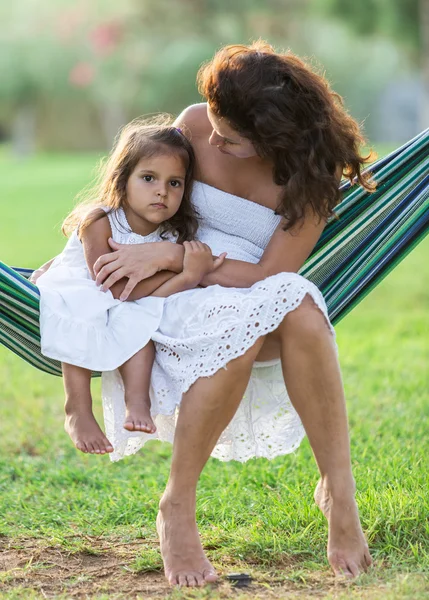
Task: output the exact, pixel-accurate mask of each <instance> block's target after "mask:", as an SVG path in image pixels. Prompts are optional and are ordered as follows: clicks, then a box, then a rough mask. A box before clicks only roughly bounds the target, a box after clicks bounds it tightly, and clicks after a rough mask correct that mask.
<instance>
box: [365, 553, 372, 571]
mask: <svg viewBox="0 0 429 600" xmlns="http://www.w3.org/2000/svg"><path fill="white" fill-rule="evenodd" d="M365 563H366V566H367V567H370V566H371V565H372V558H371V554H370V553H369V550H367V551H366V552H365Z"/></svg>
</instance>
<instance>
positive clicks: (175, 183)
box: [170, 179, 180, 188]
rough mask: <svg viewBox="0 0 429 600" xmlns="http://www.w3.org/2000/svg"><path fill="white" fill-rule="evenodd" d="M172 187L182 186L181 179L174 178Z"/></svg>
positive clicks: (171, 182)
mask: <svg viewBox="0 0 429 600" xmlns="http://www.w3.org/2000/svg"><path fill="white" fill-rule="evenodd" d="M170 184H171V187H174V188H178V187H180V181H177V179H173V181H170Z"/></svg>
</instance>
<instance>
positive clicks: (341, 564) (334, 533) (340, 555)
mask: <svg viewBox="0 0 429 600" xmlns="http://www.w3.org/2000/svg"><path fill="white" fill-rule="evenodd" d="M314 499H315V501H316V504H317V505H318V507H319V508H320V510H321V511H322V513H323V514H324V515H325V517H326V519H327V521H328V528H329V535H328V560H329V564H330V565H331V568H332V570H333V571H334V573H335V575H336V576H343V577H349V578H353V577H357V576H358V575H359V574H361V573H362V572H366V571H367V570H368V567H370V566H371V564H372V558H371V555H370V553H369V549H368V544H367V542H366V539H365V536H364V534H363V531H362V527H361V524H360V520H359V514H358V509H357V506H356V501H355V499H354V489H353V490H350V493H348V494H347V495H346V496H345V497H340V498H334V497H333V495H332V494H331V493H330V491H329V489H328V486H327V485H326V484H324V483H323V482H322V480H320V481H319V483H318V484H317V486H316V490H315V492H314Z"/></svg>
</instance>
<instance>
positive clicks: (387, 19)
mask: <svg viewBox="0 0 429 600" xmlns="http://www.w3.org/2000/svg"><path fill="white" fill-rule="evenodd" d="M314 6H315V7H317V9H318V10H319V11H320V13H322V14H325V15H329V16H331V17H334V18H337V19H340V20H344V21H345V22H346V23H347V24H348V25H349V26H350V27H351V28H352V29H353V30H354V31H356V32H357V33H358V34H359V35H362V36H370V35H380V34H381V35H384V36H388V37H391V38H393V39H395V41H396V42H397V43H398V45H400V46H401V47H402V48H404V49H405V50H406V51H407V52H408V54H409V56H410V58H411V59H412V60H413V62H414V63H415V64H416V65H418V66H419V67H420V68H421V71H422V80H423V105H422V107H421V125H422V127H428V125H429V0H360V1H359V2H356V0H314Z"/></svg>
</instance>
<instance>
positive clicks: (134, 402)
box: [124, 394, 156, 433]
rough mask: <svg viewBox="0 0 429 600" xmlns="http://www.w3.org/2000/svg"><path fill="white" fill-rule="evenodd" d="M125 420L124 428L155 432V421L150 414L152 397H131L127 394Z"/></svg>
mask: <svg viewBox="0 0 429 600" xmlns="http://www.w3.org/2000/svg"><path fill="white" fill-rule="evenodd" d="M125 405H126V410H125V422H124V428H125V429H127V430H128V431H143V432H144V433H155V431H156V427H155V423H154V422H153V421H152V417H151V415H150V399H149V398H142V397H141V396H140V397H138V398H135V397H133V398H130V397H127V394H125Z"/></svg>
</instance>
